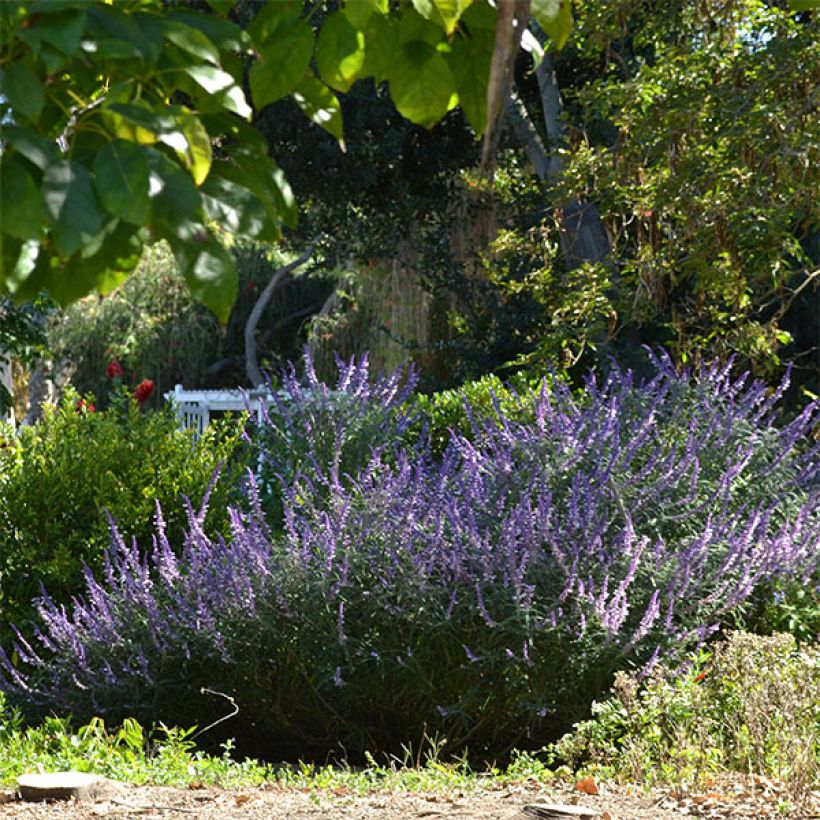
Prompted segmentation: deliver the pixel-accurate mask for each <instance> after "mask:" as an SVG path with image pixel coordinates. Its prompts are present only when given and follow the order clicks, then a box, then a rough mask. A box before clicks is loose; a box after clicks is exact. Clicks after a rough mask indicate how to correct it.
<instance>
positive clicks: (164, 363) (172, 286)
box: [48, 243, 329, 407]
mask: <svg viewBox="0 0 820 820" xmlns="http://www.w3.org/2000/svg"><path fill="white" fill-rule="evenodd" d="M232 253H233V256H234V258H235V260H236V266H237V272H238V275H239V284H240V289H239V296H238V298H237V301H236V302H235V303H234V306H233V309H232V311H231V315H230V318H229V320H228V324H227V326H226V327H225V328H221V329H220V327H219V325H218V323H217V321H216V319H215V318H214V316H213V315H212V314H211V313H210V312H209V311H207V310H205V309H204V308H202V307H201V306H199V305H197V304H195V303H194V301H193V299H192V297H191V294H190V291H189V290H188V289H187V288H186V286H185V282H184V279H183V278H182V276H181V274H180V272H179V270H178V268H177V265H176V262H175V260H174V258H173V256H172V254H171V252H170V249H169V248H168V246H167V245H165V244H164V243H158V244H156V245H153V246H151V247H150V248H147V249H146V250H145V252H144V254H143V258H142V261H141V263H140V266H139V267H138V268H137V270H136V271H135V273H134V275H133V277H132V278H131V279H129V281H127V282H125V283H124V284H123V285H121V286H120V287H119V288H117V290H115V291H114V292H113V293H112V294H111V295H109V296H107V297H105V298H104V299H99V298H96V297H89V298H88V299H83V300H81V301H80V302H78V303H77V304H75V305H72V306H71V307H69V308H67V309H66V310H65V311H63V312H61V313H55V314H53V315H52V317H51V320H50V322H49V325H48V346H49V349H50V351H51V354H52V356H53V357H54V358H55V359H56V360H57V361H61V362H64V363H66V364H67V365H68V366H69V368H70V373H71V382H72V384H73V385H74V387H75V388H76V389H77V390H78V391H79V392H80V393H83V394H84V393H93V394H94V395H95V396H97V397H98V399H99V401H98V406H102V407H105V406H106V404H107V398H106V396H107V393H108V390H109V389H110V385H111V383H110V380H109V379H108V377H107V375H106V367H107V365H108V364H109V363H110V362H111V361H112V360H116V361H118V362H120V364H121V365H122V366H123V368H124V370H125V376H124V381H125V383H127V384H136V383H137V382H139V381H140V380H141V379H143V378H150V379H151V380H152V381H153V382H154V386H155V390H154V396H153V398H152V405H153V406H154V407H159V406H161V404H162V394H163V393H165V392H167V391H169V390H173V388H174V385H175V384H184V385H185V386H186V387H189V388H200V387H201V388H206V387H208V388H215V387H226V388H235V387H236V386H237V385H241V384H244V383H246V378H247V377H246V374H245V360H244V329H245V323H246V322H247V319H248V316H249V314H250V311H251V309H252V308H253V305H254V303H255V302H256V299H257V298H258V296H259V293H260V292H261V291H262V290H263V289H264V287H265V285H266V284H267V283H268V281H269V280H270V278H271V276H273V274H274V272H275V271H276V269H277V268H278V267H279V266H280V265H281V264H283V263H285V262H286V261H287V257H285V256H284V254H281V253H279V252H277V251H275V250H271V249H270V248H269V247H267V246H264V245H256V244H252V243H237V244H235V245H234V247H233V248H232ZM328 290H329V287H328V285H327V284H326V282H325V280H324V279H322V278H321V277H320V276H301V277H299V278H298V279H294V280H291V281H290V282H289V283H288V284H287V286H283V287H282V288H280V289H279V290H278V291H277V293H276V296H275V298H274V300H273V303H272V304H271V305H270V306H269V308H268V309H267V310H266V311H265V314H264V316H263V318H262V320H261V321H260V323H259V328H258V336H259V349H260V356H261V357H262V361H263V363H264V364H265V366H269V367H274V368H275V367H277V366H279V365H282V364H284V362H285V361H287V360H290V359H295V358H297V357H298V355H299V353H300V350H301V347H302V344H303V342H304V327H303V325H304V317H305V315H307V314H309V313H311V312H313V311H318V310H319V309H320V307H321V305H322V303H323V302H324V300H325V298H326V296H327V292H328Z"/></svg>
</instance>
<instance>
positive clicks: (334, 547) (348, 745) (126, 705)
mask: <svg viewBox="0 0 820 820" xmlns="http://www.w3.org/2000/svg"><path fill="white" fill-rule="evenodd" d="M366 370H367V368H366V363H359V364H355V363H353V364H351V365H348V366H347V370H345V371H343V373H344V374H345V375H344V377H343V378H342V379H341V381H340V383H339V384H338V385H337V389H338V391H339V392H342V393H345V392H350V393H352V394H354V395H355V393H356V390H358V389H359V388H357V387H356V385H360V386H361V385H363V384H364V383H365V381H366ZM655 370H656V375H655V376H654V377H653V378H651V379H650V380H648V381H644V382H640V381H639V380H637V379H636V378H634V377H633V375H632V374H631V373H629V372H622V371H620V370H618V369H613V370H612V372H611V373H610V375H609V376H607V377H606V378H604V379H598V378H595V377H593V376H590V377H589V378H588V380H587V382H586V384H585V386H584V388H583V390H582V391H580V393H579V392H575V391H573V390H571V389H570V388H569V387H568V386H567V385H566V384H564V383H563V382H561V381H560V380H557V379H556V380H554V382H553V383H552V384H551V385H549V386H547V385H546V384H545V385H544V386H543V387H542V388H541V389H540V391H539V392H537V393H534V394H533V393H531V394H529V395H526V396H522V398H521V400H522V402H525V403H526V405H527V406H528V407H531V408H532V417H531V418H526V417H524V418H522V420H518V419H517V418H515V417H512V418H511V417H508V415H506V414H505V413H504V412H502V411H499V413H498V415H497V417H493V418H492V419H490V420H481V419H480V418H476V421H475V423H474V425H473V429H472V430H471V431H470V435H469V436H465V435H462V434H458V433H454V434H453V436H452V439H451V441H450V443H449V445H448V446H447V448H446V449H445V450H444V452H443V454H442V455H441V457H440V458H435V457H434V456H433V454H432V452H431V450H430V446H429V443H428V442H427V440H425V439H424V438H422V439H420V440H419V441H417V442H416V443H415V444H414V445H412V447H408V446H404V445H402V444H401V443H398V444H395V445H394V446H386V445H384V446H383V445H382V443H381V442H379V441H377V440H374V441H373V443H374V444H375V445H376V446H375V447H374V449H373V450H372V451H371V452H370V453H369V457H368V459H367V461H366V462H365V463H364V464H353V465H352V466H351V467H350V470H351V472H349V473H348V474H346V475H345V474H343V473H342V471H341V469H340V464H341V461H340V459H341V453H340V451H339V449H338V448H339V447H342V446H343V443H344V441H345V439H344V435H342V434H341V433H340V434H338V435H337V434H335V433H334V435H333V436H331V437H330V438H329V439H328V440H327V442H326V444H327V445H328V447H329V450H327V451H324V452H323V454H322V461H321V462H320V461H319V453H316V454H315V455H316V458H313V459H311V453H310V451H308V453H307V455H306V457H305V458H306V461H305V463H306V464H309V465H310V467H311V469H310V470H309V471H300V470H297V472H296V473H295V474H294V475H293V477H292V479H290V482H289V483H288V482H285V495H284V499H285V501H284V509H283V516H284V518H283V524H284V526H283V529H282V531H278V530H274V529H272V528H271V527H270V526H269V525H268V522H267V521H266V518H265V514H264V511H263V508H262V501H261V499H260V492H259V490H258V488H257V487H256V486H255V485H254V482H253V481H250V482H249V485H248V490H247V493H248V498H247V507H248V509H247V511H246V512H240V511H238V510H232V511H231V513H230V517H231V531H230V535H229V537H227V538H213V537H209V535H208V534H207V533H206V532H205V531H204V529H203V520H204V516H205V514H206V509H207V508H206V507H203V509H202V510H199V511H197V510H193V509H191V510H190V511H189V521H188V527H187V531H186V535H185V542H184V544H183V546H182V549H181V551H180V552H175V551H174V550H173V549H171V546H170V544H169V542H168V538H167V535H166V534H164V532H163V530H164V527H163V522H162V516H161V514H158V516H157V518H158V523H159V533H158V536H157V538H156V540H155V542H154V544H153V546H151V545H147V544H142V545H137V544H128V543H126V542H125V540H124V539H122V538H120V537H118V536H116V535H115V537H114V540H113V543H112V546H111V548H110V550H109V552H108V554H107V558H106V562H105V567H104V570H103V571H102V572H100V573H98V574H97V575H94V574H92V573H88V574H87V577H86V584H87V590H86V595H85V597H84V598H83V599H81V600H77V601H76V602H75V603H74V605H73V606H72V607H71V608H69V609H64V608H62V607H60V606H57V605H55V604H54V603H53V602H51V600H50V599H49V598H48V596H45V597H44V598H43V600H42V601H41V603H40V606H39V613H40V623H39V628H38V630H37V632H36V634H35V635H34V638H33V639H32V640H28V641H27V640H25V639H24V638H23V636H21V637H20V639H19V640H18V643H17V647H16V653H17V654H16V657H5V658H4V664H3V666H4V673H3V688H4V689H5V690H6V693H7V696H8V697H9V699H10V700H11V701H12V702H13V703H15V704H18V705H19V706H21V707H22V708H23V709H24V710H26V712H27V714H29V715H31V716H35V715H37V714H44V713H49V712H52V711H56V712H58V713H60V714H73V715H75V716H76V717H77V718H78V719H80V720H84V719H88V718H90V717H91V716H93V715H104V716H106V717H108V718H110V719H114V720H116V719H121V718H123V717H125V716H130V715H134V716H136V717H138V718H140V719H142V720H147V721H153V720H158V719H159V720H163V721H165V722H166V723H169V724H170V723H173V724H177V725H191V724H193V723H198V724H200V725H205V723H207V722H210V721H211V720H212V719H214V718H216V717H221V716H222V715H224V714H226V713H228V712H232V711H233V708H232V707H231V706H228V705H226V701H225V700H224V697H221V696H220V694H219V693H221V695H222V696H227V697H228V698H230V699H232V702H233V703H235V705H236V706H237V707H238V708H239V715H238V717H237V718H236V719H235V720H234V721H233V722H232V723H231V724H230V729H228V731H229V732H230V734H232V735H236V736H237V737H238V738H241V739H244V740H245V741H246V742H248V743H251V742H253V741H254V740H255V741H256V742H257V743H258V745H257V746H256V747H255V750H256V751H259V750H261V749H264V751H265V753H266V754H268V755H270V756H272V757H276V758H283V757H284V758H288V757H289V758H297V757H302V758H304V757H310V756H321V757H324V756H325V755H326V754H327V752H328V750H329V749H333V748H339V744H342V746H343V748H344V749H345V751H346V753H347V754H348V755H350V756H351V757H353V756H356V755H361V754H363V753H364V751H365V750H367V749H380V750H387V751H390V750H397V749H400V748H401V745H402V744H403V743H406V742H407V741H408V740H412V739H418V738H422V737H424V736H425V735H428V736H435V735H436V734H439V735H440V736H442V737H446V738H447V740H448V744H449V748H450V749H451V750H453V751H454V752H456V753H458V752H460V751H461V750H462V749H464V748H468V749H469V750H470V752H471V754H472V755H474V756H475V757H496V756H499V755H502V754H504V752H505V751H507V750H509V749H511V748H512V747H514V746H519V747H520V746H526V745H532V746H537V745H540V744H543V743H544V742H545V741H546V740H549V739H550V738H552V737H557V736H558V734H560V733H561V732H563V731H565V730H566V729H567V728H568V727H569V726H570V725H571V724H572V723H573V722H575V721H576V720H578V719H580V718H581V717H583V716H584V715H585V713H586V712H587V710H588V708H589V705H590V703H591V702H592V701H593V700H594V699H595V698H596V697H600V696H601V695H602V694H603V693H605V692H606V690H607V689H608V687H609V686H610V684H611V681H612V677H613V673H614V672H615V671H617V670H618V669H623V668H648V667H651V666H652V665H653V663H655V662H657V661H658V660H664V661H665V662H667V663H674V662H675V661H676V658H679V655H680V653H681V652H682V651H683V650H684V649H685V648H687V647H690V646H693V645H697V644H699V643H700V642H702V641H704V640H705V639H706V638H707V637H708V636H709V635H711V634H713V633H714V632H715V631H716V630H717V629H718V628H719V627H720V625H721V624H722V623H724V622H726V621H727V620H728V619H730V618H736V617H738V613H742V611H743V608H744V607H745V606H747V605H750V604H751V603H753V602H754V599H755V596H757V595H763V594H770V590H771V587H772V585H773V584H774V585H777V584H780V585H781V586H783V585H786V586H787V585H788V584H790V583H791V584H806V583H809V582H810V581H812V579H815V582H816V573H817V555H816V545H817V543H818V539H820V515H818V505H817V490H818V470H819V469H820V467H819V466H818V458H817V455H818V446H817V445H816V444H812V443H811V439H810V436H809V434H810V433H811V431H812V429H813V427H814V425H816V424H817V421H818V414H819V413H820V406H818V405H817V404H816V403H815V404H813V405H809V406H808V407H806V409H805V410H804V411H803V412H802V413H801V414H800V415H799V416H797V417H796V418H794V419H793V420H792V421H790V422H789V423H787V424H783V425H781V426H777V425H776V424H775V422H776V420H777V401H778V393H773V394H772V393H770V392H769V391H767V389H766V388H765V386H764V385H762V384H759V383H751V382H749V381H748V380H747V379H745V378H740V379H734V378H733V377H732V375H731V369H730V367H728V366H713V367H710V368H706V369H703V370H702V371H700V372H698V373H696V374H692V373H683V374H678V373H677V372H676V371H675V370H674V368H673V367H672V365H671V363H670V362H669V361H668V360H667V359H665V358H659V359H656V360H655ZM784 386H785V385H784ZM293 389H294V390H295V389H296V388H295V386H294V387H293ZM376 395H381V394H379V391H378V390H376ZM390 395H393V394H390ZM381 397H382V398H384V396H381ZM346 401H348V399H345V400H344V402H346ZM344 402H342V406H347V405H346V404H345V403H344ZM388 403H389V400H388ZM524 416H526V414H524ZM271 418H273V417H271ZM302 418H303V419H309V418H310V416H309V415H307V416H304V417H302ZM296 429H297V428H296V427H294V430H296ZM294 434H295V433H294ZM305 440H306V441H308V442H309V441H310V440H311V437H310V436H307V437H306V439H305ZM317 440H320V439H317ZM223 728H224V727H223Z"/></svg>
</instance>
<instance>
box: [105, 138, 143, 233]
mask: <svg viewBox="0 0 820 820" xmlns="http://www.w3.org/2000/svg"><path fill="white" fill-rule="evenodd" d="M148 174H149V167H148V157H147V156H146V153H145V149H143V148H140V146H138V145H136V144H134V143H133V142H127V141H125V140H114V141H113V142H110V143H108V145H106V146H105V147H104V148H103V149H102V151H100V153H99V154H97V156H96V158H95V159H94V185H95V187H96V189H97V195H98V196H99V197H100V201H101V202H102V204H103V205H104V206H105V207H106V208H107V209H108V210H109V211H110V212H111V213H112V214H114V215H115V216H117V217H119V218H120V219H124V220H125V221H126V222H130V223H132V224H134V225H145V224H146V223H147V222H148V220H149V218H150V215H151V200H150V199H149V197H148Z"/></svg>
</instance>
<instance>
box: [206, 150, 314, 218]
mask: <svg viewBox="0 0 820 820" xmlns="http://www.w3.org/2000/svg"><path fill="white" fill-rule="evenodd" d="M228 154H229V156H230V159H231V165H232V166H233V170H232V172H231V176H230V178H231V179H233V180H234V182H237V183H238V184H240V185H243V186H244V187H246V188H247V189H248V190H250V191H252V192H253V193H254V194H255V195H256V197H257V198H258V199H259V201H260V202H261V203H262V205H263V206H264V207H265V209H266V210H267V212H268V215H269V216H270V219H271V220H272V221H273V223H274V224H277V223H279V222H284V224H285V225H287V226H288V227H289V228H294V227H296V219H297V216H298V209H297V205H296V198H295V197H294V195H293V191H292V190H291V188H290V185H289V184H288V181H287V179H286V178H285V175H284V173H283V172H282V169H281V168H280V167H279V166H278V165H277V164H276V163H275V162H274V161H273V160H272V159H271V158H270V157H269V156H267V154H265V153H264V150H263V149H260V148H259V147H258V146H254V145H252V144H249V143H244V142H243V143H241V144H239V145H233V146H231V147H230V148H229V149H228ZM222 173H223V174H225V175H226V176H227V170H226V169H224V170H223V172H222Z"/></svg>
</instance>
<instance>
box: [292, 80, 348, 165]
mask: <svg viewBox="0 0 820 820" xmlns="http://www.w3.org/2000/svg"><path fill="white" fill-rule="evenodd" d="M293 99H294V101H295V102H296V105H298V106H299V108H300V109H301V111H302V113H303V114H304V115H305V116H306V117H307V118H308V119H309V120H310V121H311V122H315V123H316V125H319V126H321V127H322V128H324V129H325V131H327V132H328V134H331V135H332V136H334V137H336V139H337V141H338V142H339V147H340V148H341V149H342V150H343V151H344V127H343V125H342V107H341V105H340V104H339V98H338V97H337V96H336V95H335V94H334V93H333V92H332V91H331V90H330V89H329V88H328V87H327V86H326V85H325V84H324V83H322V82H320V81H319V80H317V79H316V77H314V76H313V74H312V73H311V72H310V71H308V72H307V73H306V74H305V76H304V77H302V81H301V82H300V83H299V85H298V86H297V87H296V90H295V91H294V92H293Z"/></svg>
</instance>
